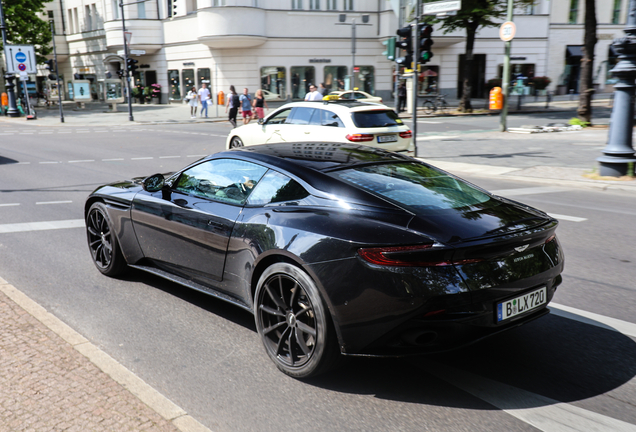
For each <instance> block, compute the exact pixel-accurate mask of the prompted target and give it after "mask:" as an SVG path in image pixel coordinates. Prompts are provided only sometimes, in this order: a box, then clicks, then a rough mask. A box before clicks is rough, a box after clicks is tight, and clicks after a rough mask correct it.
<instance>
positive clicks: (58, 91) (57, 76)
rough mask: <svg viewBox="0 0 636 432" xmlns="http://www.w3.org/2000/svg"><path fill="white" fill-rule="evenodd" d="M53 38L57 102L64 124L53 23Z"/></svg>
mask: <svg viewBox="0 0 636 432" xmlns="http://www.w3.org/2000/svg"><path fill="white" fill-rule="evenodd" d="M51 38H52V39H53V60H54V61H55V81H56V82H57V102H58V105H59V106H60V123H64V110H63V109H62V89H61V87H60V71H59V68H58V67H57V47H56V46H55V28H54V27H53V21H51Z"/></svg>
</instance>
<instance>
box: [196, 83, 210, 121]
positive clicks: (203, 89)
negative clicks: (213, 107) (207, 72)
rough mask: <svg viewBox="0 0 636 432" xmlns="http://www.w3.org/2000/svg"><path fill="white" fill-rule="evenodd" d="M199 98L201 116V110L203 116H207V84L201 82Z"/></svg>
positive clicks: (208, 99) (208, 96)
mask: <svg viewBox="0 0 636 432" xmlns="http://www.w3.org/2000/svg"><path fill="white" fill-rule="evenodd" d="M199 100H200V101H201V117H203V111H205V118H208V103H209V102H210V90H208V89H207V85H205V84H201V89H200V90H199Z"/></svg>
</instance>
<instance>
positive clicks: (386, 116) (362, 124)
mask: <svg viewBox="0 0 636 432" xmlns="http://www.w3.org/2000/svg"><path fill="white" fill-rule="evenodd" d="M351 118H352V119H353V123H354V124H355V125H356V127H359V128H377V127H388V126H400V125H402V124H403V122H402V120H401V119H400V118H399V117H398V115H397V114H396V113H395V111H393V110H373V111H356V112H354V113H352V114H351Z"/></svg>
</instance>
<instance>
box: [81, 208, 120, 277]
mask: <svg viewBox="0 0 636 432" xmlns="http://www.w3.org/2000/svg"><path fill="white" fill-rule="evenodd" d="M86 236H87V239H88V248H89V249H90V251H91V257H92V258H93V263H94V264H95V267H97V269H98V270H99V271H100V272H102V273H103V274H105V275H106V276H117V275H119V274H121V273H122V272H123V271H124V270H125V268H126V260H125V258H124V255H123V254H122V253H121V249H120V248H119V243H118V242H117V236H116V235H115V233H114V232H113V230H112V223H111V222H110V219H109V218H108V212H107V210H106V206H105V205H104V203H101V202H96V203H94V204H93V205H92V206H91V208H90V209H89V210H88V214H87V216H86Z"/></svg>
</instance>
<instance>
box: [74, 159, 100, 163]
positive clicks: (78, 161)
mask: <svg viewBox="0 0 636 432" xmlns="http://www.w3.org/2000/svg"><path fill="white" fill-rule="evenodd" d="M80 162H95V159H85V160H72V161H68V163H80Z"/></svg>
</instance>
